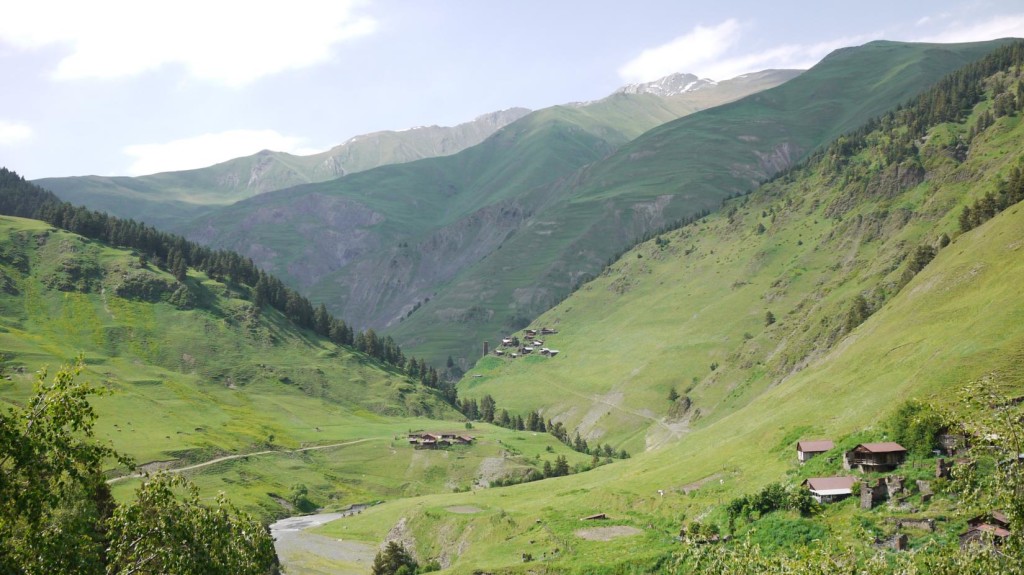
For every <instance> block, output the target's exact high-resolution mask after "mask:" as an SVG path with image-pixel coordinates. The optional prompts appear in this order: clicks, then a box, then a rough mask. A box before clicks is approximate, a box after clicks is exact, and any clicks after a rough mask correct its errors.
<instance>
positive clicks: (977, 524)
mask: <svg viewBox="0 0 1024 575" xmlns="http://www.w3.org/2000/svg"><path fill="white" fill-rule="evenodd" d="M1009 536H1010V522H1009V520H1008V519H1007V517H1006V515H1005V514H1004V513H1002V512H1001V511H993V512H991V513H986V514H984V515H979V516H977V517H974V518H971V519H968V520H967V531H965V532H963V533H961V534H960V546H961V547H966V546H968V545H971V544H973V543H982V542H985V541H986V540H988V539H989V538H991V541H992V543H994V544H996V545H1002V544H1003V542H1005V541H1006V538H1007V537H1009Z"/></svg>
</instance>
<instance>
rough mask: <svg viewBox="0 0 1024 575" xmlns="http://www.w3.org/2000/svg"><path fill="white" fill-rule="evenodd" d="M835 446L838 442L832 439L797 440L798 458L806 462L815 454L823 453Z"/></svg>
mask: <svg viewBox="0 0 1024 575" xmlns="http://www.w3.org/2000/svg"><path fill="white" fill-rule="evenodd" d="M835 446H836V444H835V443H833V442H832V440H831V439H821V440H816V441H797V442H796V458H797V459H798V460H800V463H806V462H807V461H809V460H810V459H811V458H812V457H814V456H815V455H821V454H822V453H825V452H826V451H828V450H830V449H832V448H833V447H835Z"/></svg>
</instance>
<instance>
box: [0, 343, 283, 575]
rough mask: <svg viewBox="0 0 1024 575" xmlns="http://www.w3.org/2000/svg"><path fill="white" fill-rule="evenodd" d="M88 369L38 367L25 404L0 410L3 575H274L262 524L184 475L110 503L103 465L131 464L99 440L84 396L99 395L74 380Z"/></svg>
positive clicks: (0, 554) (271, 552)
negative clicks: (210, 499)
mask: <svg viewBox="0 0 1024 575" xmlns="http://www.w3.org/2000/svg"><path fill="white" fill-rule="evenodd" d="M82 368H83V366H82V363H81V360H79V362H78V363H77V364H76V365H74V366H63V367H62V368H61V369H60V370H59V371H58V372H57V373H56V375H54V377H53V379H52V381H51V382H49V383H47V381H46V377H47V374H46V371H45V370H43V371H40V372H39V373H38V374H37V378H36V382H35V386H34V395H33V397H32V398H31V399H30V400H29V402H28V404H27V405H26V406H25V407H12V408H11V409H10V410H9V411H8V413H0V573H4V574H36V573H39V574H43V573H46V574H49V573H81V574H97V575H98V574H102V573H108V574H111V575H113V574H124V575H127V574H129V573H132V574H148V573H152V574H156V573H162V574H168V575H185V574H189V575H191V574H197V575H198V574H207V573H209V574H220V573H223V574H229V573H230V574H238V575H250V574H251V575H264V574H268V573H274V572H276V571H277V557H276V555H275V554H274V548H273V540H272V539H271V537H270V534H269V533H268V532H267V530H266V528H264V527H263V526H262V525H261V524H260V523H258V522H256V521H254V520H253V519H251V518H249V517H248V516H246V515H243V514H240V513H238V512H237V511H236V510H235V509H234V508H233V507H231V506H230V505H229V504H227V502H226V501H224V500H223V498H221V499H218V501H217V504H216V506H215V507H213V508H209V507H206V506H204V505H202V504H201V503H200V502H199V498H198V494H197V491H196V488H195V487H193V486H190V485H188V484H187V482H186V481H185V480H184V479H181V478H171V477H170V476H157V477H156V478H155V479H154V480H152V481H150V482H148V483H146V484H144V485H143V486H142V487H141V488H140V489H139V491H138V493H137V495H136V501H135V502H134V503H130V504H124V505H121V506H118V505H116V504H115V503H114V501H113V499H112V498H111V496H110V490H109V489H108V487H107V484H106V481H105V479H104V477H103V474H102V469H103V464H104V462H105V461H109V460H110V459H114V460H116V461H117V462H119V463H120V464H122V465H131V462H130V461H129V460H128V458H126V457H124V456H123V455H120V454H118V453H117V452H116V451H114V450H113V449H112V448H110V447H109V446H105V445H100V444H98V443H97V442H96V441H95V440H94V438H93V424H94V422H95V420H96V414H95V412H94V411H93V409H92V406H91V405H90V404H89V400H88V398H89V396H90V395H94V394H96V393H100V392H101V390H100V389H98V388H95V387H92V386H90V385H89V384H87V383H82V382H79V381H76V376H77V375H78V374H79V373H80V372H81V370H82ZM175 489H180V490H183V491H184V492H185V497H184V498H180V499H179V497H178V496H177V495H176V492H175Z"/></svg>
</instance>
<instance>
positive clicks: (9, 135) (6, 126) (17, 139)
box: [0, 120, 32, 146]
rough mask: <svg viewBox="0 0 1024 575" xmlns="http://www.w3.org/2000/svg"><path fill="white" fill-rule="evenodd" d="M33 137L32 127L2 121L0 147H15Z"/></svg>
mask: <svg viewBox="0 0 1024 575" xmlns="http://www.w3.org/2000/svg"><path fill="white" fill-rule="evenodd" d="M31 137H32V128H31V127H29V126H26V125H25V124H15V123H12V122H5V121H4V120H0V146H13V145H14V144H18V143H21V142H24V141H25V140H27V139H29V138H31Z"/></svg>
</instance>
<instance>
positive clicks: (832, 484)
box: [801, 476, 857, 503]
mask: <svg viewBox="0 0 1024 575" xmlns="http://www.w3.org/2000/svg"><path fill="white" fill-rule="evenodd" d="M856 482H857V479H856V478H855V477H849V476H846V477H811V478H808V479H805V480H804V482H803V483H801V485H805V486H807V489H808V491H810V492H811V496H812V497H814V500H815V501H817V502H818V503H832V502H834V501H839V500H841V499H846V498H847V497H849V496H851V495H853V484H854V483H856Z"/></svg>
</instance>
